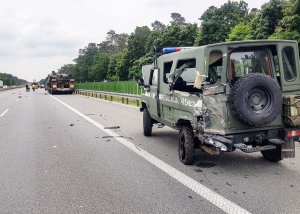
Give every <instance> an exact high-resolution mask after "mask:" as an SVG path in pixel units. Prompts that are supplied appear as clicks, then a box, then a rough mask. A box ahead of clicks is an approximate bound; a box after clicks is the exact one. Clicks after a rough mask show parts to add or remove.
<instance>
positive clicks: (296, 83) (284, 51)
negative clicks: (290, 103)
mask: <svg viewBox="0 0 300 214" xmlns="http://www.w3.org/2000/svg"><path fill="white" fill-rule="evenodd" d="M298 53H299V52H298V45H297V43H294V42H291V43H279V44H278V62H279V67H280V79H281V85H282V91H283V92H292V91H300V73H299V54H298Z"/></svg>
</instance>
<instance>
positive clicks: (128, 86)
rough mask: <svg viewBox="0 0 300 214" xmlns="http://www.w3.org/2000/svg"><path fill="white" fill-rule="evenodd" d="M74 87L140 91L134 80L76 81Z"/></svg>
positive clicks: (129, 91) (130, 92)
mask: <svg viewBox="0 0 300 214" xmlns="http://www.w3.org/2000/svg"><path fill="white" fill-rule="evenodd" d="M76 88H77V89H85V90H95V91H107V92H115V93H126V94H141V93H142V89H141V88H140V87H139V86H138V84H137V82H136V81H123V82H88V83H77V86H76Z"/></svg>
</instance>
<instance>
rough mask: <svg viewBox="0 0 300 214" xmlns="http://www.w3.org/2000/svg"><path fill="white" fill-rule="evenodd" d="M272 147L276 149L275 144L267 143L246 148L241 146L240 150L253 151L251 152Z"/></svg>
mask: <svg viewBox="0 0 300 214" xmlns="http://www.w3.org/2000/svg"><path fill="white" fill-rule="evenodd" d="M272 149H276V146H274V145H267V146H256V147H247V148H242V149H241V151H243V152H245V153H253V152H261V151H265V150H272Z"/></svg>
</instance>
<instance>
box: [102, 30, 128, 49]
mask: <svg viewBox="0 0 300 214" xmlns="http://www.w3.org/2000/svg"><path fill="white" fill-rule="evenodd" d="M127 40H128V34H126V33H121V34H117V33H116V32H115V31H114V30H110V31H108V32H107V36H106V40H105V41H103V42H101V43H100V44H99V45H98V47H99V50H100V51H101V52H103V53H108V54H110V53H117V52H119V51H122V50H123V49H124V48H126V47H127Z"/></svg>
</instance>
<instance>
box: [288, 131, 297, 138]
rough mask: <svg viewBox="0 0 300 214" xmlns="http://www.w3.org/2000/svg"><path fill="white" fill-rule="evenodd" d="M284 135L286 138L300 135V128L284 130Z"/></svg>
mask: <svg viewBox="0 0 300 214" xmlns="http://www.w3.org/2000/svg"><path fill="white" fill-rule="evenodd" d="M286 136H287V137H288V138H292V137H300V130H294V131H287V132H286Z"/></svg>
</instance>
